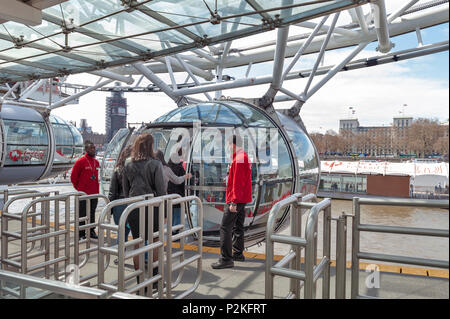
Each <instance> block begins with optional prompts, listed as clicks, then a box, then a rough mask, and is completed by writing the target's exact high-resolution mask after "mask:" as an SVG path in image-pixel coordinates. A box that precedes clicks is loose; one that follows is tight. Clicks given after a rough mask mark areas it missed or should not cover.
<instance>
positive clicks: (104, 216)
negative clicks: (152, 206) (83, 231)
mask: <svg viewBox="0 0 450 319" xmlns="http://www.w3.org/2000/svg"><path fill="white" fill-rule="evenodd" d="M152 197H153V194H152V195H147V196H135V197H129V198H121V199H116V200H114V201H112V202H109V203H108V204H107V205H106V206H105V207H104V208H103V210H102V212H101V213H100V216H99V218H98V247H99V249H98V255H97V256H98V262H97V268H98V281H97V282H98V285H99V286H100V285H106V284H107V283H106V282H105V271H106V269H107V268H108V267H109V264H110V259H111V258H110V257H111V254H110V253H109V252H110V250H108V247H111V246H112V241H111V231H115V232H117V236H118V240H119V237H120V232H119V225H112V224H111V214H112V209H113V208H114V207H116V206H120V205H128V204H132V203H136V202H138V201H142V200H145V199H146V198H152ZM105 232H106V234H105ZM123 236H125V232H124V233H123ZM105 238H106V241H105ZM123 240H124V241H125V238H124V239H123ZM105 257H106V265H105Z"/></svg>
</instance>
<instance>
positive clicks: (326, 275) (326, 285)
mask: <svg viewBox="0 0 450 319" xmlns="http://www.w3.org/2000/svg"><path fill="white" fill-rule="evenodd" d="M323 257H324V258H327V259H328V260H327V264H326V266H325V268H324V270H323V279H322V298H323V299H330V262H331V205H329V206H327V207H326V208H325V211H324V214H323Z"/></svg>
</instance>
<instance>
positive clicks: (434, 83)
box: [53, 2, 449, 133]
mask: <svg viewBox="0 0 450 319" xmlns="http://www.w3.org/2000/svg"><path fill="white" fill-rule="evenodd" d="M391 3H392V2H391ZM388 11H389V10H388ZM269 36H274V33H273V32H272V33H269V34H267V37H269ZM422 36H423V40H424V44H428V43H435V42H437V41H442V40H448V37H449V28H448V24H445V25H441V26H437V27H432V28H429V29H426V30H423V31H422ZM392 42H394V43H395V45H396V46H395V48H394V49H393V50H394V51H398V50H402V49H407V48H411V47H414V46H416V45H417V39H416V36H415V34H414V33H413V34H408V35H405V36H400V37H396V38H393V39H392ZM234 44H235V43H234ZM376 46H377V43H372V44H370V45H369V46H368V47H367V48H366V49H365V50H363V51H362V52H361V53H360V54H359V55H358V56H357V57H356V59H359V58H367V57H372V56H375V55H378V53H377V52H376V51H375V48H376ZM351 50H352V48H347V49H341V50H335V51H330V52H326V54H325V59H324V65H333V64H335V63H337V62H340V61H341V60H342V58H343V57H345V56H346V55H347V54H348V53H349V52H351ZM448 58H449V53H448V51H445V52H443V53H438V54H433V55H428V56H425V57H420V58H415V59H412V60H407V61H402V62H396V63H389V64H386V65H380V66H376V67H371V68H364V69H360V70H354V71H349V72H341V73H338V74H337V75H336V76H335V77H334V78H332V79H331V80H330V81H329V82H328V83H327V84H325V86H324V87H322V88H321V89H320V90H319V91H318V92H317V93H316V94H314V95H313V96H312V97H311V98H310V99H308V101H307V102H306V103H305V105H304V106H303V108H302V111H301V116H302V118H303V121H304V123H305V125H306V127H307V129H308V131H309V132H317V131H319V132H325V131H326V130H328V129H333V130H335V131H338V127H339V119H342V118H346V117H348V116H349V107H353V109H354V110H356V114H355V115H356V117H357V118H358V119H359V122H360V124H361V125H363V126H375V125H380V126H381V125H390V124H391V123H392V118H393V117H394V116H398V115H401V114H400V113H399V112H401V111H403V110H404V115H409V116H412V117H414V118H419V117H425V118H433V119H437V120H439V121H440V122H445V121H448V118H449V102H448V101H449V74H448V73H449V66H448ZM314 61H315V56H314V55H308V56H305V57H302V58H301V59H300V61H299V62H298V64H297V65H296V66H295V67H294V70H301V69H304V68H310V67H311V66H312V63H314ZM245 69H246V68H240V69H237V70H236V69H235V70H226V71H225V72H224V74H230V75H238V76H239V75H240V76H241V77H242V76H243V75H242V73H245ZM271 70H272V65H270V64H262V65H259V66H258V67H253V68H252V72H251V73H250V74H249V76H250V77H252V76H259V75H268V74H271ZM137 78H138V77H136V79H137ZM163 78H164V77H163ZM184 78H185V75H182V76H181V77H180V78H179V79H180V80H181V82H183V81H184ZM321 78H322V77H321V76H317V77H316V79H315V81H318V80H320V79H321ZM97 79H98V78H97V77H95V76H89V75H74V76H71V77H69V79H68V81H69V82H71V83H82V84H94V83H95V82H96V81H97ZM166 80H167V81H168V82H169V80H168V78H167V79H166ZM306 81H307V80H306V79H298V80H293V81H287V82H285V83H284V87H286V88H287V89H289V90H291V91H293V92H296V93H301V92H302V91H303V88H304V86H305V83H306ZM314 83H315V82H313V85H314ZM148 84H149V81H143V82H142V84H141V86H142V85H148ZM267 88H268V85H262V86H255V87H247V88H243V89H234V90H226V91H223V95H225V96H230V97H261V96H262V95H263V94H264V93H265V92H266V90H267ZM109 95H110V94H109V93H102V92H93V93H90V94H88V95H86V96H84V97H82V98H81V99H80V103H79V104H78V105H68V106H64V107H62V108H59V109H56V110H54V111H53V112H54V114H56V115H58V116H60V117H62V118H64V119H66V120H72V121H76V123H77V126H79V122H80V119H81V118H86V119H87V121H88V125H90V126H92V128H93V130H94V131H95V132H98V133H104V132H105V102H106V97H107V96H109ZM211 95H213V93H212V94H211ZM125 97H126V98H127V102H128V122H129V123H134V122H143V121H144V122H148V121H153V120H154V119H156V118H157V117H159V116H160V115H162V114H165V113H167V112H168V111H170V110H172V109H174V108H175V107H176V105H175V104H174V102H173V101H172V100H171V99H169V98H168V97H166V96H165V95H164V94H163V93H126V94H125ZM194 97H197V98H200V99H204V96H203V95H200V96H194ZM293 103H294V102H293V101H291V102H285V103H278V104H276V105H275V107H276V108H289V107H290V106H292V105H293ZM404 105H405V106H404Z"/></svg>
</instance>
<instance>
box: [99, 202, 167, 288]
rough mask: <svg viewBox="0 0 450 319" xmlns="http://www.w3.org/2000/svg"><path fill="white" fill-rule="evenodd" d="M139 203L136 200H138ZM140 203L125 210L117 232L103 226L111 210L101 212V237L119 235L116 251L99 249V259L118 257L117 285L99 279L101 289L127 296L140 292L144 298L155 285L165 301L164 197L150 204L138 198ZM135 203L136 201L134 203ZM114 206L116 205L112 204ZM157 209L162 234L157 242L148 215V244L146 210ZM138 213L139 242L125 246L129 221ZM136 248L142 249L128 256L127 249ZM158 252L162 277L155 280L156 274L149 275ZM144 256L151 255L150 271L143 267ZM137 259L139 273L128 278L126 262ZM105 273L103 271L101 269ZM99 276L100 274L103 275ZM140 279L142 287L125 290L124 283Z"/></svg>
mask: <svg viewBox="0 0 450 319" xmlns="http://www.w3.org/2000/svg"><path fill="white" fill-rule="evenodd" d="M135 199H136V198H135ZM137 199H138V201H135V202H134V203H131V205H129V206H128V207H127V208H125V210H124V211H123V213H122V215H121V217H120V220H119V226H118V228H115V227H114V226H108V225H105V224H104V223H103V221H104V218H105V216H106V215H107V213H108V210H110V208H111V207H105V208H104V210H103V212H102V218H101V221H102V223H101V225H100V226H99V227H100V230H101V231H100V233H101V235H103V234H104V231H105V230H107V229H108V228H109V229H114V230H117V231H118V234H119V235H118V244H117V246H114V247H109V248H106V247H102V246H100V247H99V258H101V259H102V258H103V256H104V254H113V255H116V256H118V269H117V272H118V280H117V281H114V282H112V283H106V282H104V277H102V278H101V279H103V280H100V279H99V287H100V288H102V289H106V290H110V291H113V292H127V293H132V292H135V291H138V290H139V293H140V295H143V294H144V288H146V287H147V286H151V285H152V284H153V283H154V282H158V295H159V297H162V294H163V290H162V288H163V286H162V279H163V275H164V269H163V267H162V265H163V262H162V260H163V259H164V258H163V252H164V243H163V241H164V203H165V201H164V198H162V197H156V198H152V199H150V200H142V198H137ZM132 200H134V199H132ZM112 203H113V202H112ZM154 207H158V209H159V225H161V227H160V228H159V231H158V232H157V233H156V237H158V240H157V241H154V238H155V233H153V222H154V221H153V214H149V218H148V234H147V235H148V243H147V244H146V245H145V246H144V244H145V242H146V241H145V237H146V236H145V235H146V234H145V228H146V227H145V226H146V225H145V216H144V212H145V208H148V211H149V212H150V211H153V209H154ZM135 209H138V210H139V234H140V235H139V238H136V239H133V240H132V241H131V242H127V243H125V226H126V221H127V218H128V216H129V214H130V213H131V212H132V211H133V210H135ZM133 245H139V247H138V248H137V249H133V250H131V251H127V252H125V248H126V247H133ZM154 249H158V253H159V256H160V258H159V259H158V262H157V265H158V272H159V274H158V275H156V276H153V274H151V275H150V273H149V271H150V270H153V250H154ZM145 253H148V260H149V267H148V269H147V270H145V263H144V255H145ZM134 256H139V269H137V270H135V271H134V272H133V273H131V274H130V275H127V276H125V260H126V259H128V258H131V257H134ZM99 262H100V263H102V261H101V260H99ZM100 270H102V269H100ZM100 273H101V272H100ZM100 273H99V274H100ZM144 275H146V277H147V278H149V279H146V280H143V279H144V278H143V276H144ZM136 277H137V278H138V279H139V284H138V285H134V286H132V287H131V288H128V289H125V283H126V282H127V281H128V280H130V279H133V278H136ZM148 290H149V292H148V293H147V296H149V294H151V290H152V289H151V288H150V289H148Z"/></svg>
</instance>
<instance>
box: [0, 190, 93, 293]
mask: <svg viewBox="0 0 450 319" xmlns="http://www.w3.org/2000/svg"><path fill="white" fill-rule="evenodd" d="M83 194H84V193H80V192H73V193H66V194H61V195H55V196H49V195H50V194H49V193H31V194H23V195H18V196H16V197H14V198H11V199H9V200H8V202H7V203H6V204H5V207H6V209H7V211H6V212H5V213H4V214H2V256H3V257H2V269H12V270H15V271H18V272H20V273H22V274H32V273H36V272H38V271H39V272H40V271H42V270H43V271H44V277H45V278H50V277H53V278H54V279H56V280H58V279H61V278H65V275H66V269H67V267H68V266H69V264H70V246H71V243H70V204H71V198H72V197H73V198H74V199H75V202H76V199H77V198H78V197H79V196H81V195H83ZM36 195H38V196H40V197H39V198H35V197H36ZM26 198H28V199H29V198H31V199H32V200H31V201H30V202H29V203H28V204H26V205H25V207H24V208H23V210H22V212H21V213H20V214H11V213H9V206H10V205H11V203H13V201H16V200H20V199H26ZM60 202H64V206H65V209H64V215H63V216H64V217H63V220H64V222H63V223H61V222H60ZM51 203H53V205H54V212H55V214H54V222H53V226H52V225H51V222H50V206H51ZM38 206H40V210H39V209H37V207H38ZM37 217H40V223H39V225H37V223H36V218H37ZM30 218H31V219H32V222H31V224H30V223H29V219H30ZM11 221H16V222H19V225H20V227H19V230H16V231H10V230H9V229H8V226H9V223H10V222H11ZM61 236H63V237H64V239H63V247H61V248H60V246H59V245H60V237H61ZM12 240H18V241H19V242H20V248H19V251H18V252H16V253H11V254H10V253H9V251H8V245H9V243H10V242H11V241H12ZM36 242H40V243H41V244H40V247H39V248H38V249H34V248H35V243H36ZM29 245H31V247H28V246H29ZM52 245H53V247H54V250H53V254H52V251H51V246H52ZM74 245H75V246H76V245H77V243H75V244H74ZM61 249H64V254H62V255H60V251H61ZM36 258H39V260H37V261H34V262H31V261H32V260H35V259H36ZM62 262H64V269H63V270H61V269H60V267H59V264H60V263H62ZM51 267H53V271H51ZM61 273H62V275H61ZM19 288H20V292H18V294H19V296H20V297H21V298H25V297H26V287H24V286H20V287H19Z"/></svg>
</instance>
